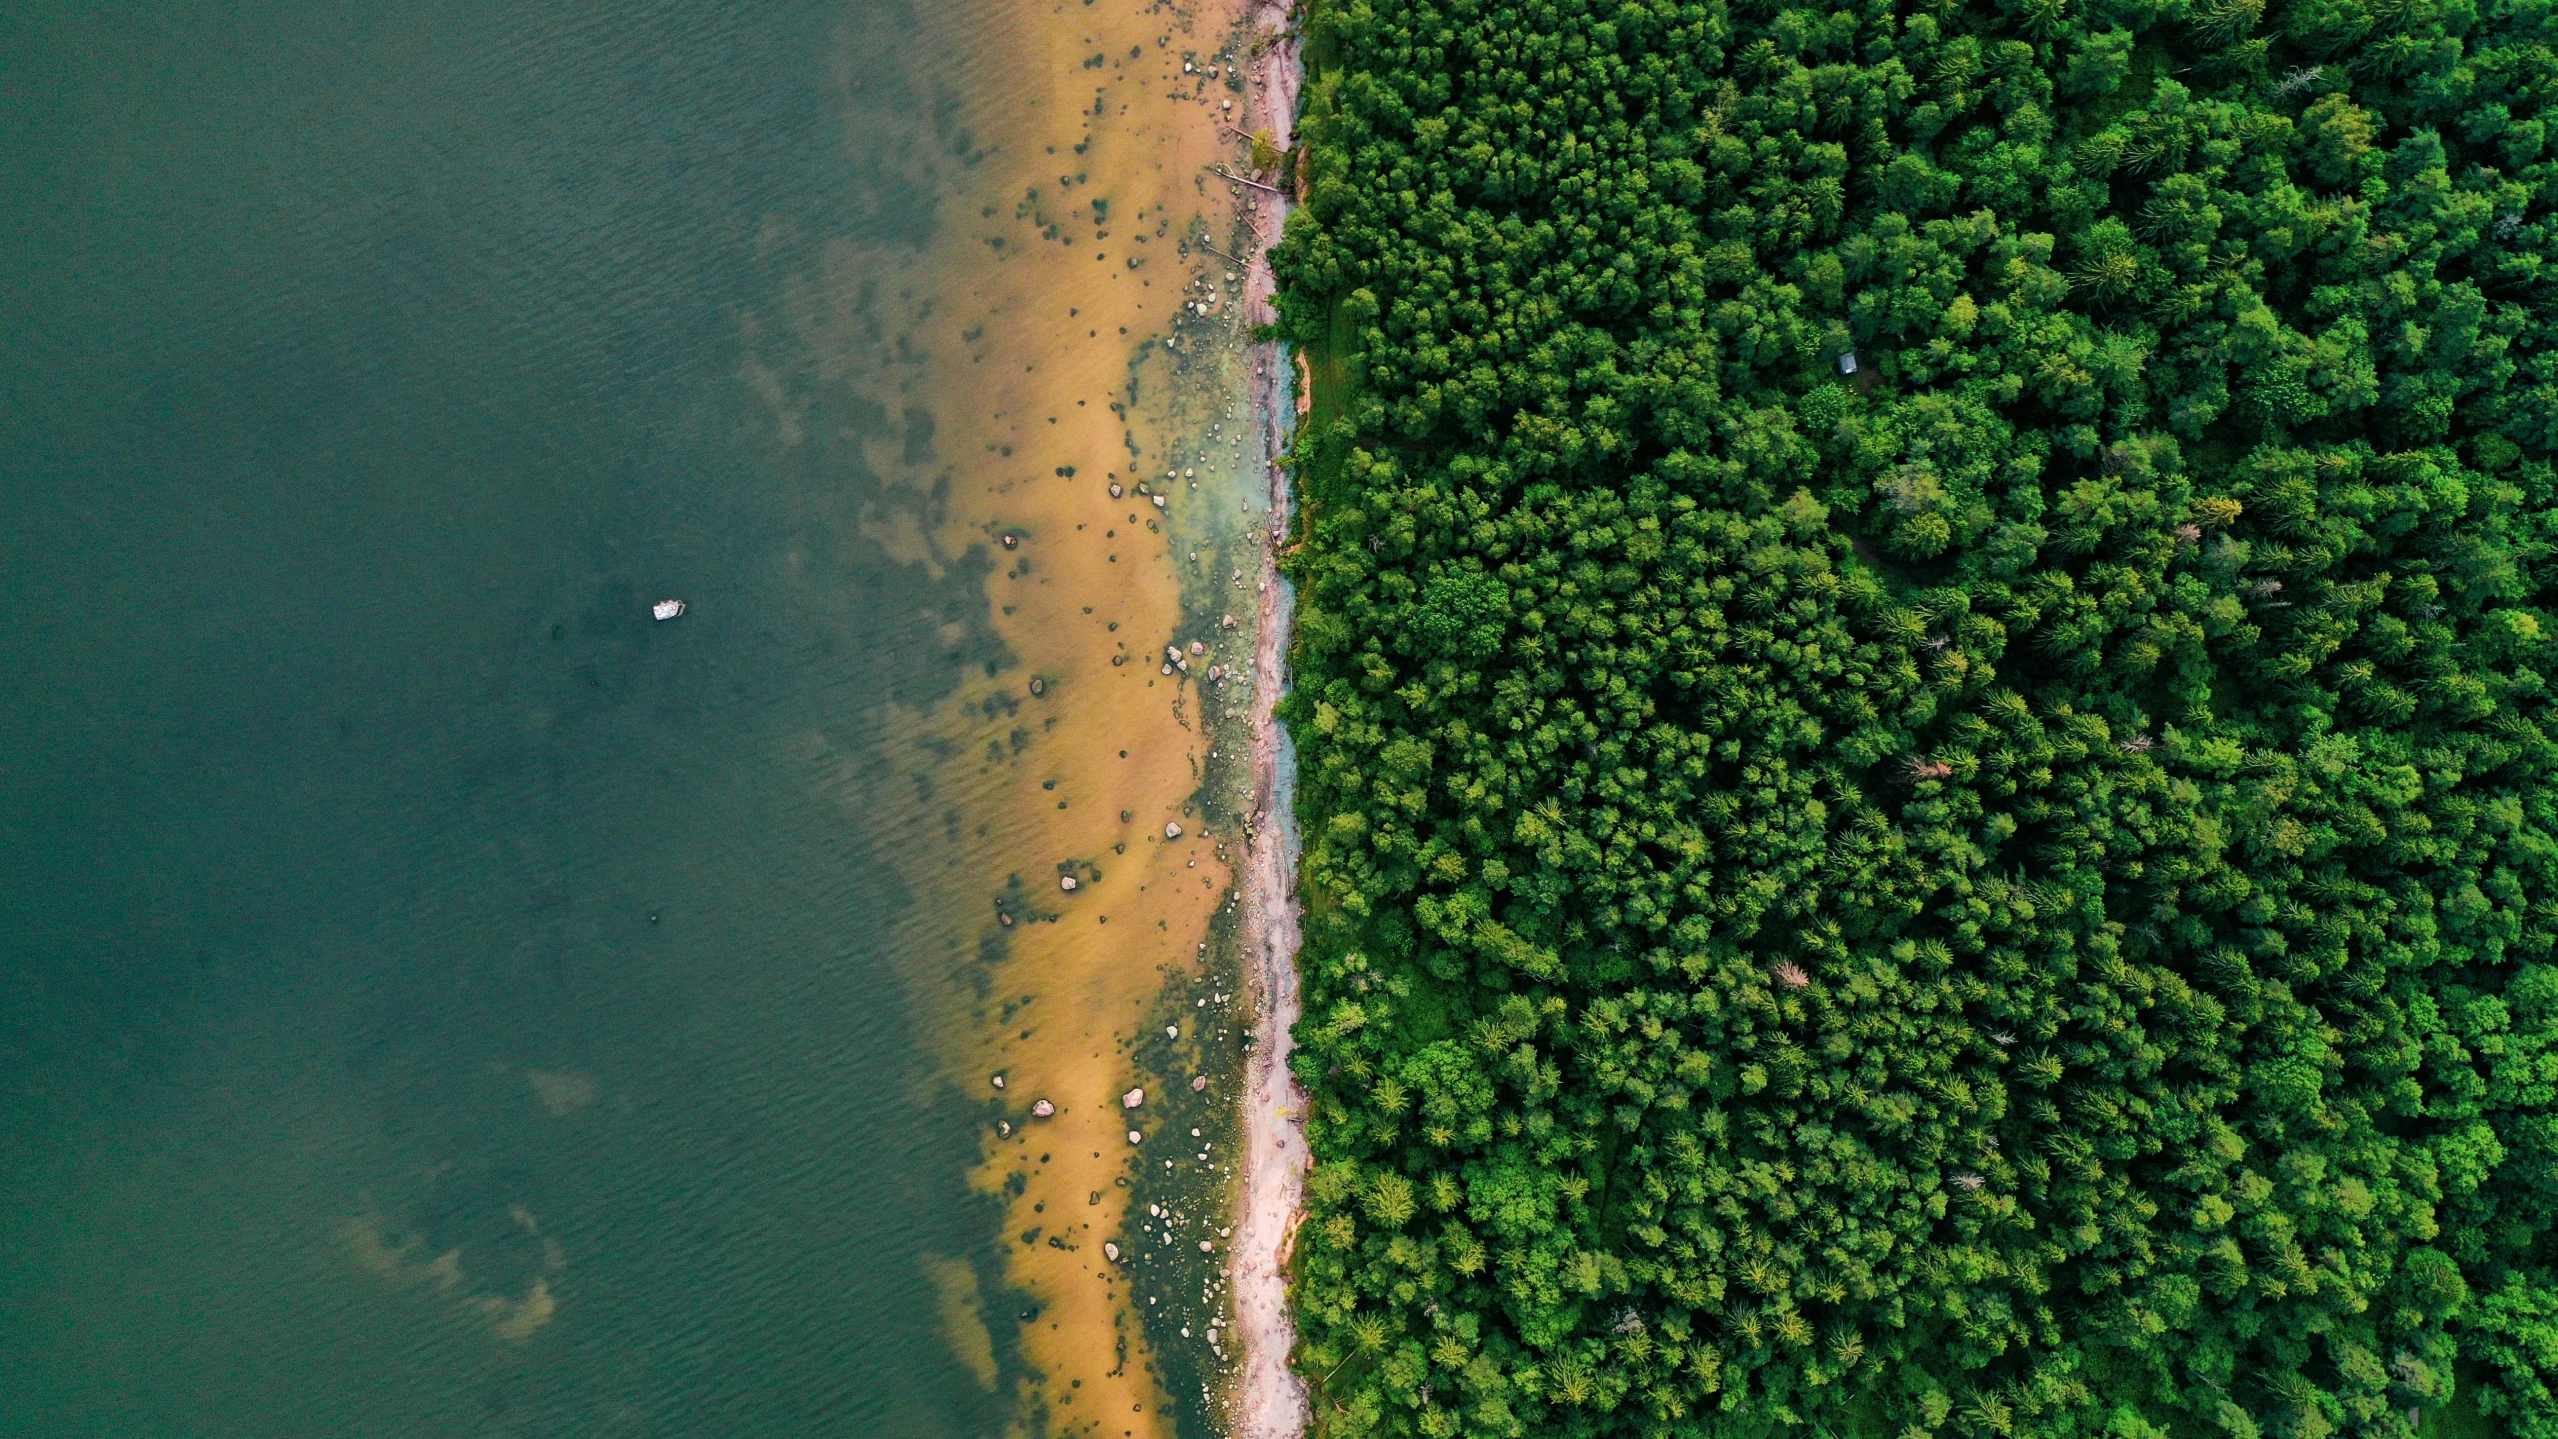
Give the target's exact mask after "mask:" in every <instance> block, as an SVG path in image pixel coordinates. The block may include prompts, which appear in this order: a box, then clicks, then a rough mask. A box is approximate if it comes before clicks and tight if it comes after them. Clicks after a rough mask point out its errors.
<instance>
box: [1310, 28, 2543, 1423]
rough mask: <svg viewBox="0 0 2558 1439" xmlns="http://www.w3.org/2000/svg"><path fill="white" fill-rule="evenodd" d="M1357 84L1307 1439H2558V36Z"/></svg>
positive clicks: (1343, 349) (1451, 61)
mask: <svg viewBox="0 0 2558 1439" xmlns="http://www.w3.org/2000/svg"><path fill="white" fill-rule="evenodd" d="M1310 44H1311V54H1312V55H1313V57H1314V60H1315V63H1316V78H1315V83H1314V85H1313V88H1312V89H1311V91H1310V96H1309V101H1308V113H1307V122H1306V127H1305V129H1306V133H1307V134H1308V136H1309V146H1310V153H1309V157H1308V160H1307V163H1306V166H1305V174H1306V175H1307V177H1308V191H1307V203H1306V204H1305V206H1304V207H1303V208H1302V209H1301V210H1300V211H1299V212H1298V213H1297V214H1296V215H1295V216H1294V217H1293V218H1292V220H1291V223H1290V225H1289V229H1288V236H1287V239H1286V242H1285V243H1284V244H1283V246H1282V247H1281V248H1280V250H1279V251H1278V253H1277V257H1276V262H1277V265H1278V268H1279V270H1280V274H1281V276H1282V278H1283V281H1284V282H1285V286H1286V291H1285V295H1284V302H1283V321H1282V323H1283V328H1284V329H1285V330H1286V331H1287V332H1288V334H1289V337H1290V338H1291V339H1293V340H1295V341H1296V342H1298V343H1299V344H1301V345H1303V346H1305V347H1306V348H1307V349H1308V350H1309V351H1310V352H1311V354H1312V355H1313V357H1314V358H1315V359H1316V361H1317V362H1318V364H1317V368H1318V372H1319V373H1320V374H1322V375H1324V376H1326V377H1327V381H1326V384H1325V385H1324V387H1323V388H1322V390H1321V393H1320V401H1321V403H1320V404H1319V407H1318V409H1317V411H1316V413H1315V416H1314V417H1313V419H1312V420H1311V421H1310V422H1309V423H1308V424H1306V425H1305V426H1303V427H1301V430H1300V434H1299V439H1298V443H1297V450H1296V455H1295V464H1296V467H1297V472H1298V477H1299V485H1300V492H1301V497H1302V500H1303V508H1302V520H1301V527H1300V534H1299V537H1298V538H1299V540H1300V543H1299V545H1298V547H1297V548H1296V550H1295V551H1294V552H1293V554H1292V556H1291V559H1290V561H1289V563H1290V565H1291V566H1292V570H1293V574H1294V576H1295V578H1296V580H1297V582H1298V584H1299V586H1300V592H1301V596H1302V611H1301V625H1300V630H1299V639H1298V647H1297V653H1296V682H1297V689H1296V692H1295V694H1294V695H1293V696H1292V697H1291V699H1290V700H1289V701H1288V704H1287V709H1286V714H1287V718H1288V720H1289V723H1290V724H1291V726H1292V728H1293V730H1294V731H1295V733H1296V735H1297V738H1298V740H1299V742H1300V744H1301V746H1302V755H1303V774H1302V791H1301V793H1302V810H1303V819H1304V821H1305V824H1306V840H1307V860H1306V865H1307V879H1308V887H1309V893H1310V895H1311V897H1312V907H1313V913H1312V914H1311V916H1310V922H1309V930H1308V933H1309V943H1308V948H1307V951H1306V954H1305V956H1304V958H1303V965H1304V969H1305V985H1306V993H1307V1002H1308V1008H1307V1015H1308V1018H1307V1020H1306V1021H1305V1023H1304V1025H1303V1026H1302V1028H1301V1039H1302V1040H1303V1042H1304V1048H1303V1050H1302V1051H1301V1053H1300V1055H1299V1074H1300V1076H1301V1077H1302V1079H1303V1080H1304V1082H1305V1084H1306V1085H1307V1087H1308V1089H1309V1091H1310V1092H1311V1094H1312V1095H1313V1097H1314V1107H1313V1111H1312V1120H1311V1123H1312V1127H1313V1140H1314V1144H1315V1149H1316V1160H1317V1163H1316V1168H1315V1170H1314V1172H1313V1177H1312V1180H1311V1182H1310V1199H1309V1205H1310V1213H1309V1215H1308V1218H1307V1221H1306V1225H1305V1228H1304V1230H1303V1232H1302V1233H1301V1235H1300V1238H1299V1240H1298V1242H1297V1263H1298V1266H1299V1275H1298V1279H1299V1302H1300V1307H1301V1315H1302V1318H1303V1322H1304V1327H1305V1334H1306V1348H1305V1350H1304V1352H1303V1354H1302V1355H1301V1360H1302V1362H1303V1364H1304V1366H1305V1367H1306V1369H1307V1370H1308V1372H1309V1373H1310V1375H1311V1376H1312V1377H1313V1378H1314V1379H1316V1380H1318V1381H1320V1398H1319V1400H1318V1409H1319V1411H1320V1414H1321V1419H1322V1422H1323V1424H1324V1426H1325V1429H1326V1432H1327V1433H1329V1434H1332V1435H1339V1436H1349V1435H1358V1434H1372V1433H1373V1434H1421V1435H1432V1436H1446V1435H1457V1434H1466V1435H1486V1436H1490V1435H1521V1434H1532V1435H1556V1436H1562V1435H1636V1434H1646V1435H1651V1434H1658V1435H1724V1434H1732V1435H1743V1434H1756V1433H1762V1432H1770V1431H1774V1430H1777V1429H1780V1428H1784V1427H1788V1426H1791V1425H1795V1424H1798V1423H1813V1422H1821V1423H1827V1424H1829V1425H1831V1426H1833V1427H1834V1428H1838V1429H1841V1430H1861V1431H1862V1432H1865V1433H1870V1434H1877V1435H1884V1434H1902V1435H1910V1436H1923V1435H1957V1434H1960V1435H2027V1434H2032V1435H2073V1434H2078V1435H2099V1434H2102V1435H2113V1436H2120V1439H2138V1436H2161V1435H2167V1434H2174V1435H2179V1436H2183V1435H2210V1434H2226V1435H2229V1436H2235V1439H2254V1436H2258V1435H2266V1434H2271V1435H2281V1436H2297V1439H2317V1436H2320V1435H2325V1434H2331V1433H2347V1434H2368V1435H2405V1434H2407V1433H2409V1432H2410V1424H2411V1415H2412V1414H2421V1413H2423V1412H2424V1411H2426V1410H2430V1409H2433V1408H2436V1407H2438V1406H2441V1405H2443V1404H2445V1403H2446V1402H2448V1401H2449V1400H2450V1399H2451V1397H2452V1395H2453V1391H2454V1387H2455V1383H2458V1384H2460V1385H2462V1386H2465V1387H2471V1388H2474V1389H2476V1390H2477V1391H2478V1395H2479V1398H2480V1401H2481V1403H2482V1405H2483V1407H2484V1408H2485V1409H2486V1410H2487V1411H2488V1412H2489V1413H2491V1414H2493V1415H2496V1416H2497V1417H2498V1419H2499V1422H2501V1423H2502V1424H2503V1425H2504V1427H2505V1428H2506V1430H2507V1432H2509V1433H2510V1434H2512V1435H2515V1436H2525V1439H2558V1395H2554V1394H2553V1392H2552V1388H2551V1386H2552V1384H2553V1383H2558V1380H2553V1378H2552V1376H2553V1375H2558V1239H2553V1237H2552V1236H2553V1232H2558V1105H2554V1104H2553V1096H2554V1095H2558V955H2554V954H2553V952H2552V950H2553V941H2558V713H2553V710H2552V697H2551V694H2550V690H2549V684H2548V681H2547V679H2546V678H2545V675H2544V669H2545V667H2547V666H2549V665H2551V664H2552V662H2553V659H2558V610H2553V607H2552V604H2551V600H2552V584H2553V580H2558V555H2554V554H2553V549H2552V546H2553V541H2558V480H2554V479H2553V474H2552V459H2553V454H2554V453H2558V287H2553V284H2552V277H2551V276H2549V275H2546V274H2544V269H2545V268H2546V267H2549V266H2551V265H2553V264H2558V246H2554V245H2553V229H2552V227H2553V223H2558V222H2554V221H2553V218H2552V216H2553V202H2558V143H2553V142H2558V135H2552V134H2550V133H2549V127H2550V125H2551V123H2552V119H2551V113H2550V112H2551V109H2552V107H2551V103H2550V101H2551V97H2552V96H2553V94H2558V51H2554V50H2553V47H2558V6H2554V5H2553V4H2552V3H2550V0H1934V3H1931V0H1839V3H1838V4H1837V5H1836V6H1835V7H1832V6H1826V5H1824V6H1807V7H1802V8H1779V7H1778V6H1777V5H1774V4H1743V3H1724V0H1696V3H1690V0H1437V3H1424V0H1348V3H1343V0H1326V3H1323V4H1321V5H1318V7H1317V8H1316V11H1315V14H1314V16H1313V19H1312V22H1311V29H1310ZM1851 357H1852V358H1851ZM1851 365H1852V367H1853V368H1852V369H1851V368H1850V366H1851Z"/></svg>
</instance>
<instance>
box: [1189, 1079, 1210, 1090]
mask: <svg viewBox="0 0 2558 1439" xmlns="http://www.w3.org/2000/svg"><path fill="white" fill-rule="evenodd" d="M1207 1087H1208V1076H1206V1075H1204V1074H1194V1075H1192V1076H1191V1077H1190V1092H1191V1093H1193V1094H1197V1093H1198V1092H1199V1091H1201V1090H1203V1089H1206V1088H1207Z"/></svg>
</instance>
